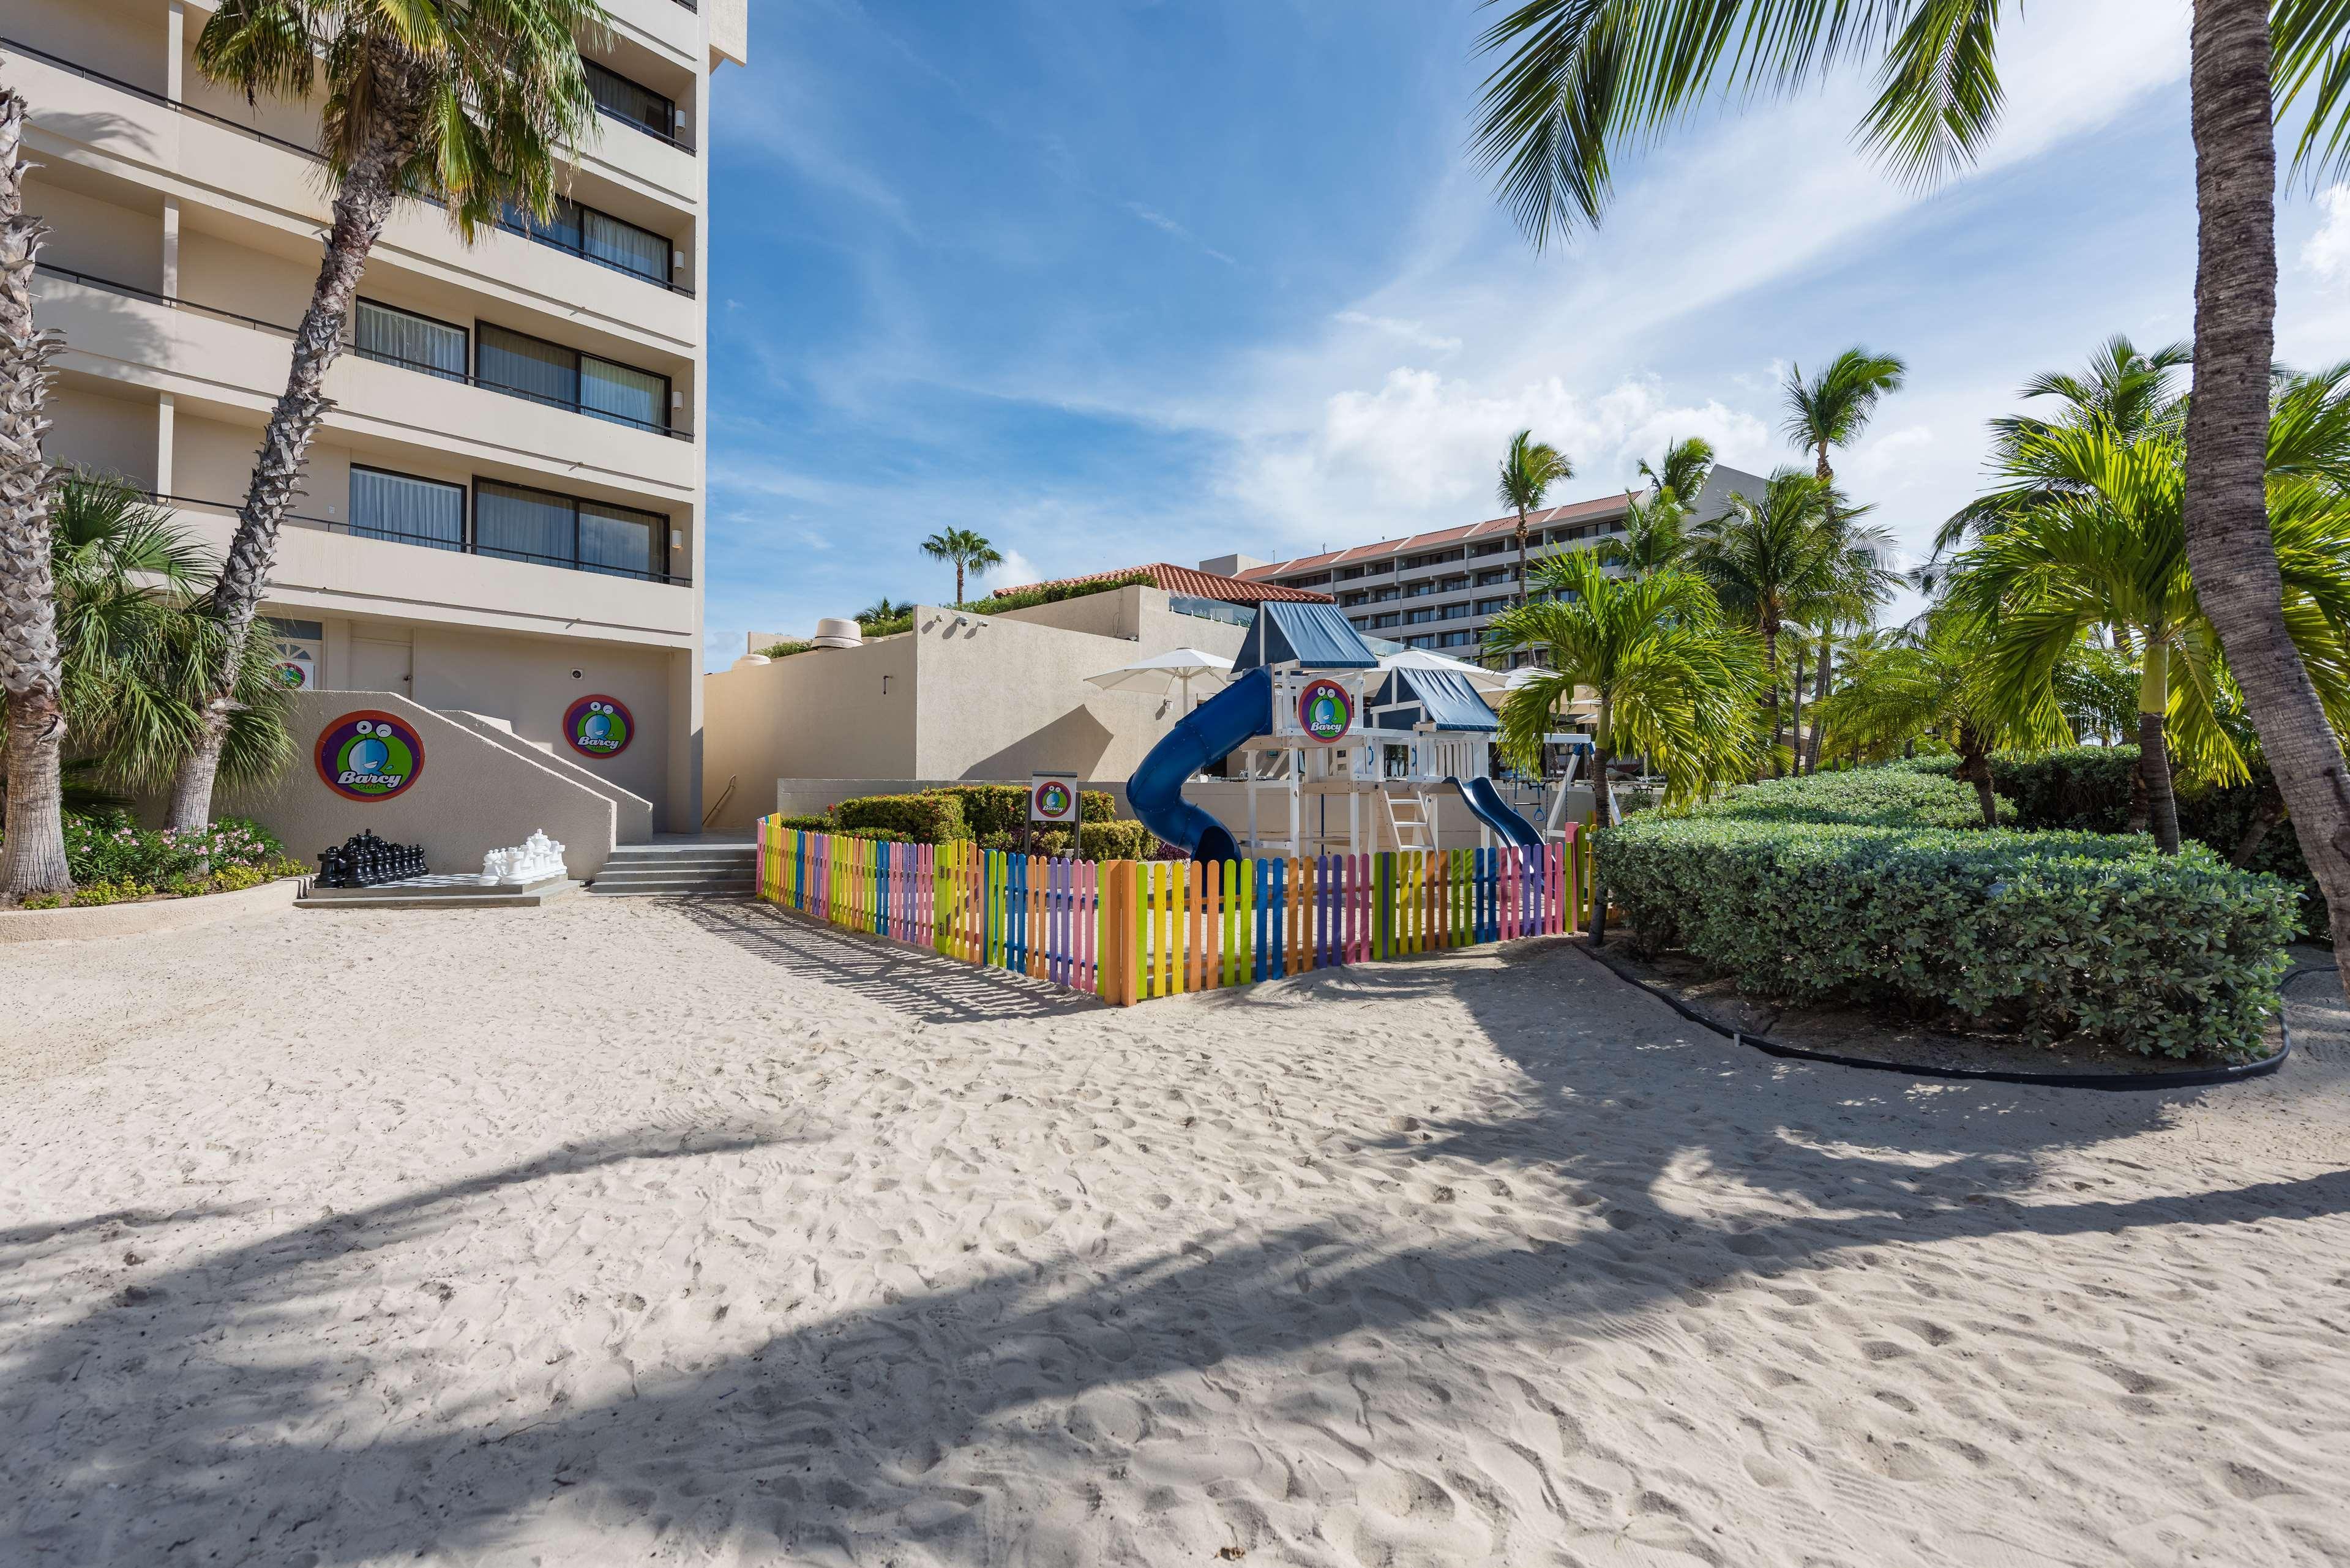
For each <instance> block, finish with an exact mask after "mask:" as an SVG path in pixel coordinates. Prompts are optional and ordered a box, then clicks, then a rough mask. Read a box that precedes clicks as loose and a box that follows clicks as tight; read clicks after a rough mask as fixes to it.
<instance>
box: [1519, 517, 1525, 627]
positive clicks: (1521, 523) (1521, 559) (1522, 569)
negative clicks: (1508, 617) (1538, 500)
mask: <svg viewBox="0 0 2350 1568" xmlns="http://www.w3.org/2000/svg"><path fill="white" fill-rule="evenodd" d="M1518 607H1519V608H1520V609H1523V608H1525V607H1526V509H1525V508H1524V507H1523V506H1521V507H1519V508H1518Z"/></svg>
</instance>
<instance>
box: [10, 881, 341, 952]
mask: <svg viewBox="0 0 2350 1568" xmlns="http://www.w3.org/2000/svg"><path fill="white" fill-rule="evenodd" d="M305 880H306V878H304V877H285V878H283V879H282V880H279V881H276V882H264V883H263V884H262V885H261V886H260V887H258V888H245V889H244V890H243V891H241V892H236V893H207V894H204V895H203V896H202V897H199V898H151V899H149V900H147V901H146V902H143V903H137V904H100V905H99V906H98V907H97V908H95V909H74V908H72V907H71V906H68V907H67V908H65V909H8V910H5V911H0V945H5V943H8V942H51V941H72V940H88V939H92V938H99V937H142V936H148V935H151V934H152V933H154V932H158V931H178V930H185V929H189V928H190V927H192V926H209V925H212V924H213V923H214V922H216V921H220V920H234V919H248V918H252V917H255V916H260V915H267V914H274V913H276V911H277V910H279V909H286V908H289V907H291V906H292V904H293V902H294V898H295V895H296V894H297V893H299V892H300V891H301V890H302V884H303V882H304V881H305Z"/></svg>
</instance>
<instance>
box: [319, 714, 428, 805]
mask: <svg viewBox="0 0 2350 1568" xmlns="http://www.w3.org/2000/svg"><path fill="white" fill-rule="evenodd" d="M314 760H315V761H316V762H317V767H318V782H319V783H321V784H325V785H326V786H327V787H328V789H330V790H333V791H334V792H335V793H336V794H338V795H341V796H342V797H343V798H344V799H345V800H357V801H365V802H368V803H369V804H372V803H374V802H376V801H382V800H390V798H391V797H392V796H394V795H396V794H403V793H404V792H406V791H407V789H408V788H409V787H410V786H411V785H412V784H415V783H416V780H417V777H418V775H419V774H422V773H423V772H424V742H423V740H422V739H421V737H420V736H418V734H417V733H416V732H415V730H413V729H412V728H411V727H410V726H409V724H408V723H407V722H405V721H403V720H400V719H395V718H393V717H392V716H391V715H390V714H389V713H380V712H377V711H375V710H374V709H372V708H367V709H361V710H360V711H358V712H356V713H346V714H344V715H343V716H342V717H341V718H339V719H337V720H335V721H334V722H332V723H329V724H328V726H327V727H326V728H325V729H324V730H322V731H320V732H318V747H317V753H316V754H315V758H314Z"/></svg>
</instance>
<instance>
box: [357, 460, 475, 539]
mask: <svg viewBox="0 0 2350 1568" xmlns="http://www.w3.org/2000/svg"><path fill="white" fill-rule="evenodd" d="M351 533H352V534H353V535H356V536H357V537H359V538H361V539H397V540H398V541H400V543H401V544H403V545H425V546H427V547H428V548H431V549H434V550H462V549H463V548H464V547H465V487H464V486H463V485H462V484H444V483H442V482H441V481H439V480H437V479H418V478H415V477H413V476H412V475H410V474H405V473H390V472H385V471H384V470H382V469H380V468H361V467H360V466H359V464H357V463H353V464H352V465H351Z"/></svg>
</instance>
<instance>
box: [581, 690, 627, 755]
mask: <svg viewBox="0 0 2350 1568" xmlns="http://www.w3.org/2000/svg"><path fill="white" fill-rule="evenodd" d="M636 733H637V725H636V721H635V720H634V719H633V718H631V717H630V715H629V705H628V704H627V703H625V702H623V701H620V700H619V698H618V697H606V696H603V695H601V694H598V695H597V696H593V697H582V698H581V699H579V701H577V702H574V703H573V704H571V706H570V708H569V709H567V711H565V712H564V715H563V738H564V739H565V740H567V741H568V742H571V749H572V750H573V751H575V752H577V753H579V754H580V755H581V756H583V757H594V758H597V759H598V760H599V761H600V760H601V759H603V758H605V757H617V756H619V754H620V753H622V752H625V751H627V750H628V749H629V742H630V741H631V740H634V739H635V738H636Z"/></svg>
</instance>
